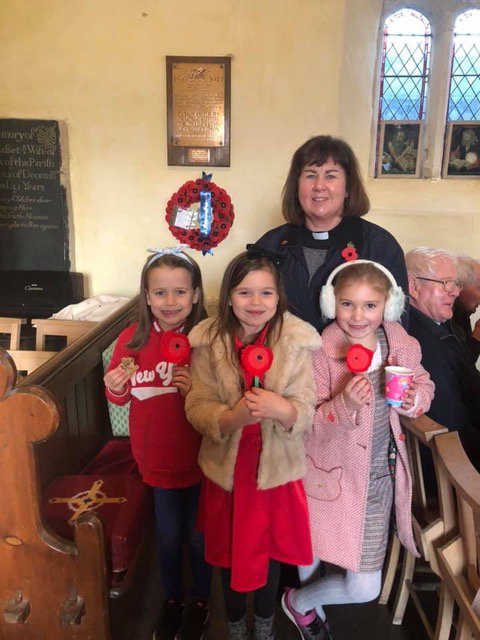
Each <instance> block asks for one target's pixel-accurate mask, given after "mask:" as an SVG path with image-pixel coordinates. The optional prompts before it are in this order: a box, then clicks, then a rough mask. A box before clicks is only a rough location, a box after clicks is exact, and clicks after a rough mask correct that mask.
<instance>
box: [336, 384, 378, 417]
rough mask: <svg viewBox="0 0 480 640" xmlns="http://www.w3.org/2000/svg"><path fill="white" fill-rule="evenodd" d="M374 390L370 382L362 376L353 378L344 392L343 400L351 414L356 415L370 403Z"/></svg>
mask: <svg viewBox="0 0 480 640" xmlns="http://www.w3.org/2000/svg"><path fill="white" fill-rule="evenodd" d="M371 397H372V388H371V386H370V382H369V380H368V379H367V378H366V377H365V376H362V375H357V376H353V378H352V379H351V380H349V382H348V383H347V385H346V387H345V389H344V390H343V400H344V402H345V405H346V407H347V409H348V411H349V412H350V413H355V411H358V410H359V409H360V408H361V407H362V406H363V405H364V404H367V402H370V399H371Z"/></svg>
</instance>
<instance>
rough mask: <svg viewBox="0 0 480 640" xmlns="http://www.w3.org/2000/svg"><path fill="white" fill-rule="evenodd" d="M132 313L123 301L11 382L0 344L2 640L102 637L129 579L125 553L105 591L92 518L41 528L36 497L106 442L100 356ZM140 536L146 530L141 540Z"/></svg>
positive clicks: (106, 576)
mask: <svg viewBox="0 0 480 640" xmlns="http://www.w3.org/2000/svg"><path fill="white" fill-rule="evenodd" d="M135 311H136V300H133V301H131V302H130V303H128V304H127V305H125V307H123V308H122V309H121V310H120V311H119V312H117V313H116V314H114V315H113V316H111V317H109V318H108V319H107V320H106V321H104V322H102V323H99V324H98V325H97V326H95V327H94V328H93V329H92V331H90V332H89V333H87V334H85V335H83V336H82V337H80V338H78V340H76V341H75V342H74V343H73V344H72V345H71V346H69V347H67V348H66V349H64V350H63V351H61V352H59V353H57V354H56V355H55V356H53V357H52V358H51V360H49V361H48V362H47V363H46V364H45V365H44V366H42V367H41V368H40V369H38V370H35V371H33V372H32V374H30V375H29V376H27V377H26V378H23V379H22V380H21V381H20V382H19V383H18V384H17V385H16V386H15V380H16V379H17V371H16V367H15V364H14V362H13V360H12V359H11V358H10V356H9V355H8V354H7V353H6V352H5V351H3V350H0V482H1V486H2V502H3V505H2V515H1V517H0V566H1V567H2V570H1V571H0V637H1V638H2V639H4V640H44V639H45V640H47V639H48V640H87V639H88V640H111V638H112V635H111V627H112V625H111V623H112V620H111V616H112V611H115V607H113V608H112V600H111V598H112V597H121V596H122V595H123V593H124V592H125V589H126V588H127V586H128V585H130V586H131V584H132V583H133V581H134V579H135V574H136V570H135V566H134V564H135V559H134V560H133V561H132V566H129V567H128V569H127V571H126V575H125V580H124V582H122V584H119V583H118V582H117V584H116V585H115V586H114V587H113V588H112V587H111V565H110V560H109V557H108V552H107V550H106V541H105V534H104V525H103V524H102V522H101V519H100V518H99V517H97V515H95V513H94V512H93V511H86V512H84V513H82V514H81V515H80V516H79V517H78V518H77V519H76V521H75V527H74V534H73V541H71V540H67V539H65V538H63V537H61V536H59V535H57V534H56V533H54V531H53V530H52V529H51V528H50V527H49V526H48V525H47V524H45V517H44V515H45V514H44V512H43V511H44V509H43V506H42V494H43V492H44V490H45V488H46V487H47V485H48V484H49V483H50V482H51V481H52V480H53V479H54V478H57V477H58V476H62V475H64V474H78V473H80V472H81V470H82V468H83V467H84V466H85V465H86V464H87V463H88V461H89V460H91V458H93V457H94V455H95V454H96V453H97V452H98V451H99V450H100V449H101V447H102V446H103V445H104V443H105V442H107V441H108V440H109V439H110V438H111V431H110V424H109V419H108V410H107V403H106V399H105V395H104V389H103V368H102V359H101V354H102V351H103V350H104V349H105V348H106V347H107V346H108V345H109V344H110V343H111V342H112V340H114V339H115V338H116V337H117V336H118V334H119V333H120V331H121V330H123V329H124V328H125V327H126V326H127V325H128V324H130V323H131V322H132V321H133V320H134V317H135ZM149 537H150V536H149V532H148V531H146V532H145V535H143V537H142V544H145V541H146V540H148V538H149ZM139 554H140V551H138V553H137V557H138V555H139ZM116 609H117V610H118V607H117V608H116Z"/></svg>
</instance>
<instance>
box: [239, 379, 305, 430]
mask: <svg viewBox="0 0 480 640" xmlns="http://www.w3.org/2000/svg"><path fill="white" fill-rule="evenodd" d="M245 401H246V403H247V407H248V409H249V410H250V413H251V414H252V416H253V417H254V418H255V419H256V420H261V419H263V418H270V419H272V420H278V421H279V422H280V423H281V424H282V425H283V427H284V428H285V429H290V428H291V427H292V426H293V425H294V424H295V422H296V420H297V410H296V409H295V407H294V406H293V404H292V403H291V402H290V401H289V400H287V399H286V398H284V397H283V396H281V395H280V394H278V393H275V392H274V391H267V390H266V389H261V388H259V387H252V388H251V389H250V391H246V392H245Z"/></svg>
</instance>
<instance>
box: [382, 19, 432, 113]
mask: <svg viewBox="0 0 480 640" xmlns="http://www.w3.org/2000/svg"><path fill="white" fill-rule="evenodd" d="M430 45H431V32H430V23H429V22H428V20H427V19H426V18H425V16H424V15H422V14H421V13H419V12H418V11H414V10H413V9H402V10H401V11H397V12H396V13H394V14H392V15H391V16H390V17H389V18H387V20H386V21H385V25H384V30H383V50H382V71H381V79H380V104H379V116H380V117H379V120H422V119H423V118H424V116H425V99H426V95H427V86H428V68H429V59H430Z"/></svg>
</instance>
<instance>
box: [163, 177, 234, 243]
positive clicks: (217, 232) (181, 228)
mask: <svg viewBox="0 0 480 640" xmlns="http://www.w3.org/2000/svg"><path fill="white" fill-rule="evenodd" d="M234 218H235V214H234V211H233V205H232V201H231V200H230V196H229V195H228V193H227V192H226V191H225V189H222V188H220V187H219V186H218V185H216V184H215V183H214V182H212V175H211V174H209V175H207V174H206V173H205V172H202V177H201V178H198V179H197V180H189V181H188V182H185V184H183V185H182V186H181V187H180V189H179V190H178V191H177V192H176V193H174V194H173V195H172V197H171V198H170V200H169V201H168V203H167V208H166V215H165V219H166V221H167V223H168V226H169V229H170V231H171V232H172V234H173V236H174V237H175V238H177V240H179V241H180V242H181V243H182V244H188V246H189V247H191V248H192V249H196V250H197V251H202V253H203V254H204V255H205V254H206V253H209V252H210V253H211V250H212V249H213V247H216V246H217V245H218V244H220V242H222V240H225V238H226V237H227V235H228V232H229V231H230V228H231V226H232V224H233V220H234Z"/></svg>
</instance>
